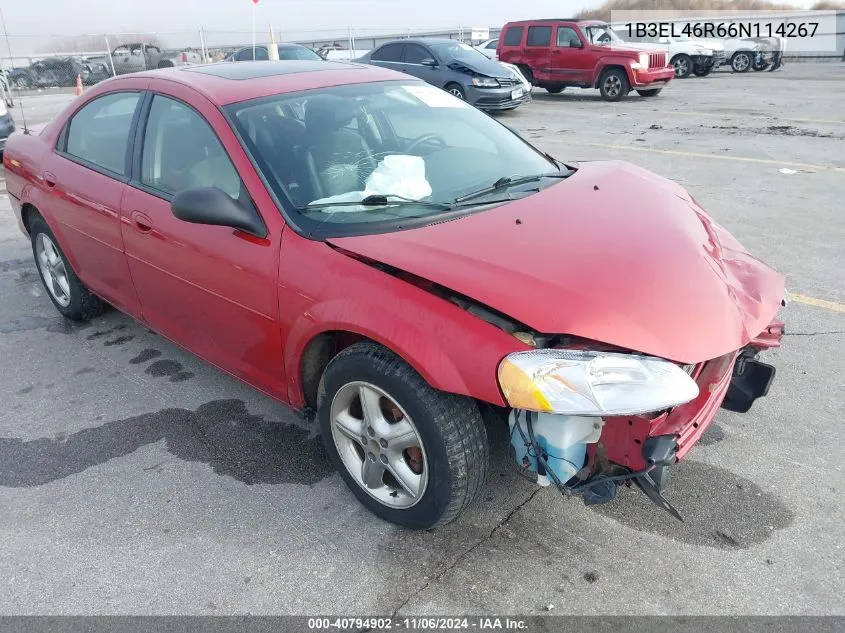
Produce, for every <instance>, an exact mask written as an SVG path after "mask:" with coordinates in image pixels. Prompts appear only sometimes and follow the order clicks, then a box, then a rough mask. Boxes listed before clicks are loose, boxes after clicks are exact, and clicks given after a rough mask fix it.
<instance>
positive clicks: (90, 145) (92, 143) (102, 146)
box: [65, 92, 141, 176]
mask: <svg viewBox="0 0 845 633" xmlns="http://www.w3.org/2000/svg"><path fill="white" fill-rule="evenodd" d="M140 99H141V95H140V94H139V93H137V92H117V93H112V94H109V95H106V96H104V97H100V98H99V99H94V100H93V101H92V102H91V103H89V104H87V105H86V106H85V107H83V108H82V109H81V110H80V111H79V112H77V113H76V114H74V115H73V118H72V119H71V120H70V123H69V128H68V131H67V143H66V145H65V152H67V153H68V154H70V155H71V156H74V157H76V158H80V159H82V160H84V161H86V162H88V163H91V164H92V165H96V166H97V167H102V168H103V169H106V170H108V171H110V172H113V173H114V174H117V175H120V176H124V175H125V173H126V147H127V145H128V144H129V130H130V128H131V127H132V117H133V116H134V114H135V108H137V107H138V102H139V101H140Z"/></svg>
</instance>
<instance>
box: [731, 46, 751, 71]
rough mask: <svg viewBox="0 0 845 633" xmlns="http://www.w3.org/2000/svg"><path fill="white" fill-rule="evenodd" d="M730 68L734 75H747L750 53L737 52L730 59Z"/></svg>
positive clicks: (749, 65) (749, 68) (749, 67)
mask: <svg viewBox="0 0 845 633" xmlns="http://www.w3.org/2000/svg"><path fill="white" fill-rule="evenodd" d="M731 68H732V69H733V71H734V72H735V73H747V72H748V71H749V70H751V53H749V52H747V51H739V52H738V53H734V56H733V57H732V58H731Z"/></svg>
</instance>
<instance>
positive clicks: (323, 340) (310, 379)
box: [299, 330, 376, 409]
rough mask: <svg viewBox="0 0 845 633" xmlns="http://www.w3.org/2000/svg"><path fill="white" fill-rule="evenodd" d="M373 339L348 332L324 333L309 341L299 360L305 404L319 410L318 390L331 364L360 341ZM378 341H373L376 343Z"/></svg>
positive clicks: (334, 331)
mask: <svg viewBox="0 0 845 633" xmlns="http://www.w3.org/2000/svg"><path fill="white" fill-rule="evenodd" d="M370 340H372V339H369V338H367V337H366V336H362V335H361V334H357V333H355V332H349V331H347V330H331V331H328V332H322V333H320V334H318V335H317V336H315V337H314V338H312V339H311V340H310V341H308V345H306V346H305V350H304V351H303V352H302V357H301V358H300V360H299V377H300V384H301V385H302V395H303V397H304V399H305V404H306V405H307V406H308V407H310V408H312V409H316V408H317V390H318V389H319V387H320V379H321V378H322V377H323V372H324V371H325V370H326V367H327V366H328V364H329V362H330V361H331V360H332V358H334V357H335V356H337V355H338V354H339V353H340V352H341V351H343V350H344V349H346V348H347V347H349V346H350V345H353V344H354V343H358V342H360V341H370ZM375 342H376V341H373V343H375Z"/></svg>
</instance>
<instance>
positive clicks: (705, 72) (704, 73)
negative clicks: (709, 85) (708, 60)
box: [692, 66, 713, 77]
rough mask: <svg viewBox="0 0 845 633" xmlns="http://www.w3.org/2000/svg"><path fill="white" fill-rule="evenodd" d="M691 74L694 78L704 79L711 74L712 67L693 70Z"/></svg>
mask: <svg viewBox="0 0 845 633" xmlns="http://www.w3.org/2000/svg"><path fill="white" fill-rule="evenodd" d="M692 72H693V73H695V76H696V77H706V76H707V75H709V74H710V73H711V72H713V67H712V66H708V67H707V68H696V69H695V70H693V71H692Z"/></svg>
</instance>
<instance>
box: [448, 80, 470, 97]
mask: <svg viewBox="0 0 845 633" xmlns="http://www.w3.org/2000/svg"><path fill="white" fill-rule="evenodd" d="M445 90H446V92H448V93H449V94H450V95H452V96H453V97H457V98H458V99H460V100H461V101H466V100H467V95H466V92H465V91H464V88H463V86H461V85H460V84H456V83H451V84H446V88H445Z"/></svg>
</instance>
